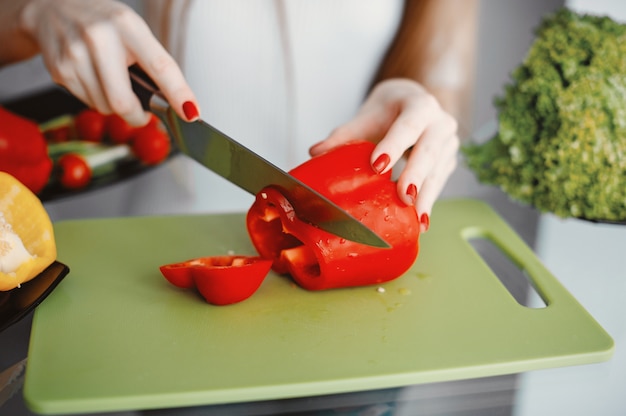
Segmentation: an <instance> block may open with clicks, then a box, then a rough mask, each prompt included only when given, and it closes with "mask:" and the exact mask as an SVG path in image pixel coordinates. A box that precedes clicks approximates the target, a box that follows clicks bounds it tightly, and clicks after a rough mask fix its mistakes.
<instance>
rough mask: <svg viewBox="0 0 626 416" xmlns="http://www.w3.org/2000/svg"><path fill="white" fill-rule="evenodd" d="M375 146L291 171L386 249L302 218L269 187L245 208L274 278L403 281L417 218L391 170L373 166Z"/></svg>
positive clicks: (323, 282) (358, 146)
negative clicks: (368, 230) (370, 232)
mask: <svg viewBox="0 0 626 416" xmlns="http://www.w3.org/2000/svg"><path fill="white" fill-rule="evenodd" d="M373 149H374V144H372V143H370V142H353V143H350V144H347V145H344V146H341V147H338V148H335V149H333V150H331V151H329V152H327V153H325V154H323V155H320V156H317V157H314V158H312V159H310V160H308V161H307V162H305V163H303V164H302V165H300V166H298V167H296V168H295V169H293V170H292V171H291V172H290V173H291V174H292V175H293V176H294V177H296V178H298V179H300V180H301V181H303V182H304V183H306V184H308V185H309V186H311V187H312V188H313V189H315V190H317V191H318V192H320V193H321V194H323V195H325V196H326V197H327V198H329V199H330V200H332V201H333V202H335V203H336V204H337V205H339V206H340V207H342V208H344V209H345V210H346V211H347V212H349V213H350V214H351V215H352V216H354V217H355V218H357V219H358V220H359V221H361V222H363V223H364V224H366V225H367V226H368V227H370V228H371V229H372V230H374V231H375V232H376V233H377V234H378V235H380V236H381V237H382V238H383V239H384V240H385V241H387V242H388V243H389V244H390V245H391V248H387V249H381V248H376V247H371V246H368V245H363V244H359V243H355V242H353V241H348V240H345V239H343V238H340V237H337V236H335V235H333V234H330V233H327V232H325V231H323V230H321V229H319V228H317V227H315V226H313V225H310V224H308V223H305V222H303V221H301V220H300V219H299V218H298V217H297V215H294V214H297V213H294V211H293V207H292V205H291V204H290V203H289V201H288V200H287V198H286V197H285V196H284V195H283V194H282V193H281V191H280V189H279V188H276V187H271V186H270V187H266V188H265V189H263V190H262V191H261V192H259V193H258V194H257V196H256V200H255V202H254V203H253V205H252V206H251V208H250V209H249V211H248V214H247V217H246V223H247V227H248V234H249V235H250V238H251V240H252V243H253V244H254V246H255V248H256V250H257V251H258V253H259V254H260V255H261V257H263V258H268V259H272V260H273V266H272V268H273V269H274V271H276V272H277V273H281V274H285V273H289V274H290V275H291V276H292V277H293V278H294V280H295V281H296V282H297V283H298V284H299V285H300V286H302V287H304V288H306V289H309V290H324V289H332V288H341V287H349V286H363V285H372V284H380V283H383V282H386V281H389V280H392V279H395V278H397V277H399V276H401V275H402V274H403V273H404V272H405V271H406V270H408V269H409V268H410V267H411V265H412V264H413V263H414V261H415V259H416V258H417V254H418V250H419V229H420V227H419V220H418V216H417V213H416V211H415V208H414V207H412V206H407V205H406V204H404V202H402V201H401V200H400V198H399V197H398V195H397V189H396V183H395V182H393V181H392V180H391V172H388V173H385V174H383V175H379V174H377V173H376V172H374V170H373V169H372V167H371V165H370V156H371V153H372V151H373Z"/></svg>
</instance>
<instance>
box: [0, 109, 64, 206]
mask: <svg viewBox="0 0 626 416" xmlns="http://www.w3.org/2000/svg"><path fill="white" fill-rule="evenodd" d="M0 171H3V172H7V173H9V174H11V175H12V176H14V177H15V178H16V179H17V180H19V181H20V182H22V183H23V184H24V185H25V186H26V187H27V188H28V189H30V190H31V191H32V192H33V193H35V194H36V193H39V191H41V190H42V189H43V188H44V186H45V185H46V184H47V183H48V179H49V178H50V173H51V171H52V160H51V159H50V157H49V156H48V147H47V145H46V139H45V137H44V135H43V134H42V133H41V131H40V130H39V126H38V125H37V124H36V123H34V122H32V121H30V120H27V119H25V118H23V117H20V116H18V115H17V114H14V113H12V112H10V111H8V110H6V109H4V108H2V107H0Z"/></svg>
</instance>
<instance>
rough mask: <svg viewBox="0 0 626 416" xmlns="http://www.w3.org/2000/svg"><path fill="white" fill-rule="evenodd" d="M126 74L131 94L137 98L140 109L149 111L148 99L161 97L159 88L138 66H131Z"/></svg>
mask: <svg viewBox="0 0 626 416" xmlns="http://www.w3.org/2000/svg"><path fill="white" fill-rule="evenodd" d="M128 72H129V75H130V81H131V85H132V87H133V92H134V93H135V95H137V98H139V101H140V102H141V107H142V108H143V109H144V110H146V111H150V99H151V98H152V96H153V95H155V94H157V95H159V96H162V94H161V92H160V91H159V87H158V86H157V85H156V83H155V82H154V81H152V79H151V78H150V77H149V76H148V74H146V73H145V71H144V70H143V69H141V67H139V65H136V64H135V65H132V66H131V67H129V68H128Z"/></svg>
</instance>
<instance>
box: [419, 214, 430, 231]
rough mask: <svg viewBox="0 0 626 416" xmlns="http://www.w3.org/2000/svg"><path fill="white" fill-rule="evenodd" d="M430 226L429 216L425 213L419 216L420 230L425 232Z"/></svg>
mask: <svg viewBox="0 0 626 416" xmlns="http://www.w3.org/2000/svg"><path fill="white" fill-rule="evenodd" d="M429 228H430V217H429V216H428V214H427V213H423V214H422V215H421V216H420V232H423V233H425V232H426V231H428V229H429Z"/></svg>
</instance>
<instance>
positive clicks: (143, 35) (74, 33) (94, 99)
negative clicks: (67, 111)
mask: <svg viewBox="0 0 626 416" xmlns="http://www.w3.org/2000/svg"><path fill="white" fill-rule="evenodd" d="M19 25H20V28H21V30H22V32H23V33H24V34H25V35H26V36H27V37H29V38H30V39H31V41H32V42H33V43H34V44H35V47H38V49H39V51H40V52H41V53H42V55H43V59H44V62H45V64H46V67H47V68H48V70H49V71H50V74H51V76H52V79H53V81H55V82H56V83H58V84H60V85H62V86H64V87H66V88H67V89H68V90H69V91H70V92H71V93H72V94H74V95H75V96H76V97H77V98H79V99H80V100H81V101H83V102H84V103H85V104H87V105H89V106H90V107H92V108H95V109H96V110H98V111H99V112H101V113H103V114H109V113H117V114H119V115H120V116H122V117H123V118H124V119H126V121H128V122H129V123H130V124H132V125H135V126H139V125H144V124H146V123H147V122H148V120H149V116H148V114H147V113H146V112H144V110H143V109H142V108H141V104H140V102H139V100H138V99H137V97H136V96H135V94H134V93H133V91H132V89H131V84H130V79H129V75H128V67H129V66H130V65H133V64H139V66H140V67H141V68H142V69H143V70H144V71H146V73H147V74H148V75H149V76H150V77H151V78H152V79H153V80H154V81H155V82H156V83H157V85H158V86H159V88H160V90H161V91H162V92H163V94H164V95H165V97H166V98H167V100H168V102H169V103H170V105H171V106H172V108H174V109H175V110H176V112H177V113H178V114H179V115H180V116H181V117H182V118H183V119H187V120H192V119H195V118H197V117H198V104H197V101H196V99H195V97H194V95H193V93H192V91H191V89H190V88H189V86H188V85H187V82H186V81H185V79H184V77H183V74H182V72H181V70H180V69H179V67H178V65H177V64H176V62H175V61H174V59H173V58H172V57H171V56H170V55H169V54H168V53H167V52H166V50H165V49H164V48H163V46H162V45H161V44H160V43H159V42H158V40H157V39H156V38H155V37H154V36H153V34H152V32H151V31H150V29H149V28H148V25H147V24H146V23H145V22H144V20H143V19H142V18H141V17H140V16H139V15H137V14H136V13H135V12H134V11H133V10H132V9H131V8H130V7H128V6H126V5H125V4H123V3H119V2H116V1H111V0H98V1H96V0H91V1H84V0H62V1H59V0H30V1H28V2H26V5H25V6H24V7H23V8H22V10H21V13H20V15H19Z"/></svg>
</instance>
